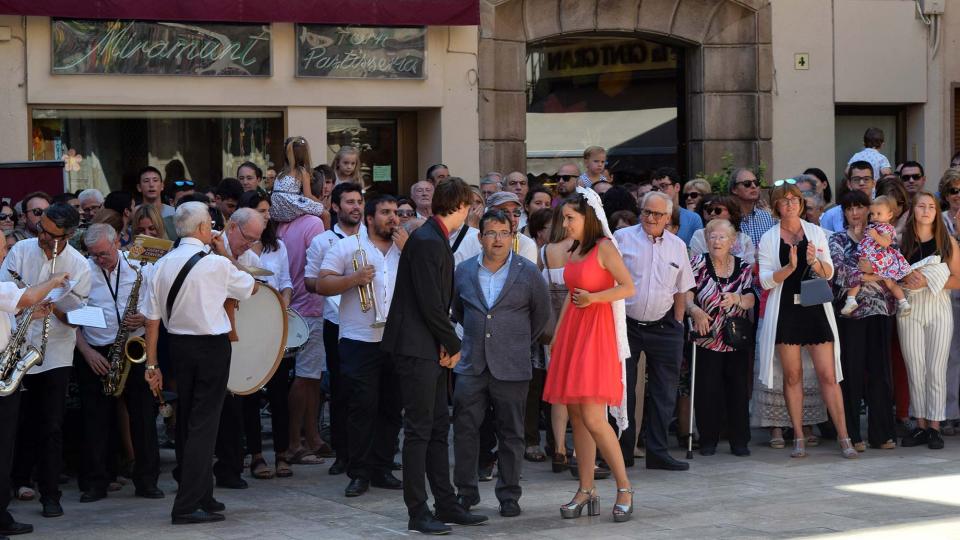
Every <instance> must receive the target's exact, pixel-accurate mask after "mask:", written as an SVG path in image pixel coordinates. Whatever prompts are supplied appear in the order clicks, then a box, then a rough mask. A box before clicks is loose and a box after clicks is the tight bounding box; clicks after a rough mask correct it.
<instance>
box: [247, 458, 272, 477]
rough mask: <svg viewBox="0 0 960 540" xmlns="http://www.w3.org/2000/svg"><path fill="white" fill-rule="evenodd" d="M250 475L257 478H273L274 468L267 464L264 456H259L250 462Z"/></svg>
mask: <svg viewBox="0 0 960 540" xmlns="http://www.w3.org/2000/svg"><path fill="white" fill-rule="evenodd" d="M250 476H252V477H254V478H256V479H257V480H270V479H271V478H273V469H271V468H270V467H269V466H267V462H266V461H265V460H264V459H263V458H262V457H259V458H256V459H254V460H253V461H251V462H250Z"/></svg>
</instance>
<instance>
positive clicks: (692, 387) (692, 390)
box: [687, 343, 697, 459]
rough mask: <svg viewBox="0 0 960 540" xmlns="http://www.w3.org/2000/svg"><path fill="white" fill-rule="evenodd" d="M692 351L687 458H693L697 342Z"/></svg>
mask: <svg viewBox="0 0 960 540" xmlns="http://www.w3.org/2000/svg"><path fill="white" fill-rule="evenodd" d="M692 345H693V350H692V351H691V352H690V427H689V428H688V431H689V433H688V434H687V459H693V400H694V396H695V394H696V390H697V344H696V343H693V344H692Z"/></svg>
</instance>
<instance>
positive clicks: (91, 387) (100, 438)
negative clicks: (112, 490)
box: [74, 346, 160, 491]
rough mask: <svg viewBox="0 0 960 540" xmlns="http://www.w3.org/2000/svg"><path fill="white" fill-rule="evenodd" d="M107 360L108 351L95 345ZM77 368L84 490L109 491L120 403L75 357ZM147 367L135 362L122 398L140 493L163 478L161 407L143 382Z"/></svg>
mask: <svg viewBox="0 0 960 540" xmlns="http://www.w3.org/2000/svg"><path fill="white" fill-rule="evenodd" d="M93 349H94V350H96V351H97V352H99V353H100V354H102V355H104V357H105V358H106V355H107V353H108V352H109V349H110V347H108V346H107V347H93ZM74 369H75V370H76V375H77V384H78V386H79V390H80V405H81V409H82V410H81V413H82V416H83V448H82V450H81V473H80V479H79V483H80V489H81V491H87V490H96V491H102V490H105V489H107V484H108V483H109V482H110V481H111V480H112V479H113V478H114V477H115V473H114V471H112V470H111V468H112V463H113V462H114V460H115V459H116V450H117V448H118V442H119V430H118V426H117V415H116V412H117V410H116V407H117V399H116V398H114V397H112V396H107V395H104V393H103V379H102V378H101V377H100V376H99V375H97V374H96V373H94V372H93V370H91V369H90V366H89V365H88V364H87V362H86V361H85V360H84V359H83V356H81V355H80V354H79V353H77V355H76V357H75V359H74ZM144 371H145V368H144V366H143V364H132V365H131V366H130V373H129V374H128V375H127V382H126V385H125V387H124V391H123V394H121V399H123V400H124V402H125V403H126V405H127V413H128V414H129V417H130V439H131V442H132V443H133V455H134V464H133V483H134V485H135V486H136V487H137V489H147V488H153V487H156V485H157V478H158V477H159V475H160V447H159V444H158V441H157V429H156V419H157V405H156V401H155V398H154V396H153V393H152V392H150V387H149V386H148V385H147V382H146V381H145V380H144V377H143V374H144Z"/></svg>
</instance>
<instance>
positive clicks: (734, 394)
mask: <svg viewBox="0 0 960 540" xmlns="http://www.w3.org/2000/svg"><path fill="white" fill-rule="evenodd" d="M704 230H705V231H706V236H707V243H708V251H707V253H704V254H702V255H696V256H694V257H693V259H692V261H691V263H690V264H691V266H692V268H693V278H694V281H695V282H696V284H697V286H696V288H695V289H694V290H693V291H687V293H686V294H687V303H686V304H687V313H688V314H689V315H690V316H691V317H692V318H693V322H694V330H695V331H696V334H698V335H700V336H704V337H702V338H696V339H694V340H693V346H694V347H696V348H697V350H696V352H697V357H698V361H697V364H698V365H697V366H696V367H697V369H696V381H695V382H696V389H697V390H698V392H697V400H696V401H695V408H696V418H697V431H699V432H700V454H702V455H704V456H710V455H713V454H714V453H715V452H716V450H717V443H718V442H719V440H720V430H721V428H722V427H723V426H722V422H723V417H724V410H726V418H727V432H728V434H729V439H730V452H731V453H732V454H733V455H735V456H749V455H750V450H749V449H748V448H747V443H748V442H749V440H750V422H749V417H750V411H749V403H750V392H749V390H748V388H749V385H748V383H749V378H750V368H751V367H752V362H751V359H750V356H749V353H750V350H749V348H734V347H733V346H731V345H729V344H728V341H729V340H728V338H729V337H731V336H727V335H726V332H728V331H729V329H728V327H727V322H728V321H729V320H730V318H731V317H745V316H746V315H747V312H748V311H750V310H751V309H753V305H754V303H755V302H756V299H757V297H756V293H755V292H754V290H753V273H752V270H751V268H750V265H749V264H747V263H746V262H745V261H744V260H743V259H741V258H740V257H737V256H735V255H733V253H731V251H730V250H731V247H732V246H733V243H734V239H735V238H736V235H737V231H736V229H734V227H733V225H731V224H730V222H729V221H727V220H725V219H715V220H712V221H710V222H709V223H707V226H706V227H705V228H704ZM698 232H699V231H698Z"/></svg>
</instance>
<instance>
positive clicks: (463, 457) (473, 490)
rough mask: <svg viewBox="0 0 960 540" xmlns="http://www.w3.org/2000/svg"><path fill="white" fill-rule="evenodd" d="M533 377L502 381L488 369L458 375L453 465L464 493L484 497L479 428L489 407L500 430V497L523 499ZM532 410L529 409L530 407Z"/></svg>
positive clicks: (458, 484)
mask: <svg viewBox="0 0 960 540" xmlns="http://www.w3.org/2000/svg"><path fill="white" fill-rule="evenodd" d="M529 385H530V382H529V381H500V380H497V379H495V378H494V377H493V375H491V374H490V370H484V372H483V373H482V374H480V375H464V374H459V375H458V376H457V387H456V389H455V390H454V392H453V453H454V456H455V458H456V462H455V464H454V469H453V478H454V483H456V485H457V491H458V492H459V494H460V495H463V496H465V497H468V498H471V499H472V498H477V499H479V497H480V492H479V490H478V488H477V481H478V479H477V465H478V461H477V459H478V450H479V443H480V437H479V433H478V429H479V427H480V423H481V422H482V421H483V419H484V417H487V418H490V416H491V415H490V414H489V413H488V412H487V409H488V408H489V407H490V406H491V405H492V406H493V408H494V410H495V411H496V433H497V437H498V439H499V440H500V450H499V452H498V457H499V460H498V462H499V468H500V474H499V476H498V477H497V487H496V495H497V500H499V501H501V502H502V501H506V500H513V501H516V500H519V499H520V495H521V493H522V490H521V488H520V469H521V467H522V466H523V419H524V409H526V401H527V389H528V387H529ZM527 412H529V411H527Z"/></svg>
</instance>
